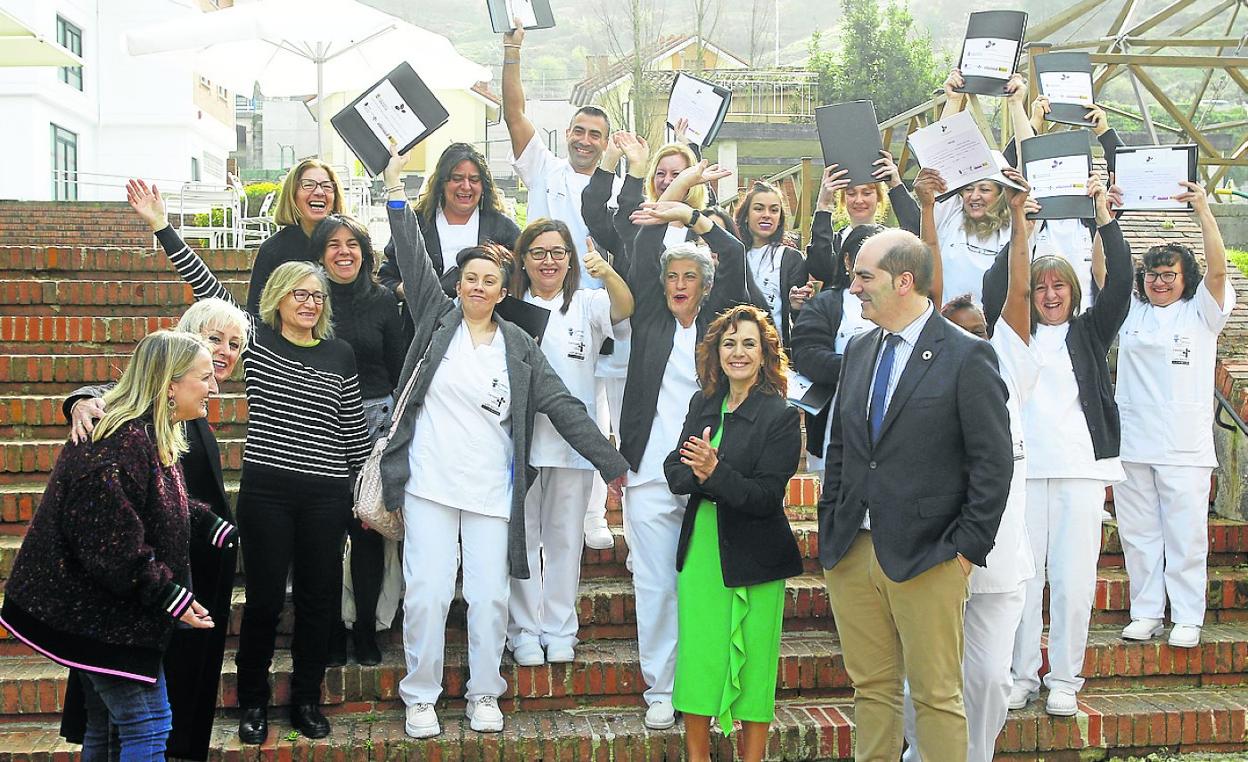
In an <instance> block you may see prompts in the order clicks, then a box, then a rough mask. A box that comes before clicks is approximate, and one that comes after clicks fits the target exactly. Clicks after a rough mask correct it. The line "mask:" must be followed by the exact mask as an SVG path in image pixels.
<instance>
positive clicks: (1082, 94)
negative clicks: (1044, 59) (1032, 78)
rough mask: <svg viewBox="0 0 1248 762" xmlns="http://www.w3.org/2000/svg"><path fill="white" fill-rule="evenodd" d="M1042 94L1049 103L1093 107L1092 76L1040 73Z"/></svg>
mask: <svg viewBox="0 0 1248 762" xmlns="http://www.w3.org/2000/svg"><path fill="white" fill-rule="evenodd" d="M1040 92H1041V93H1043V94H1044V96H1045V97H1047V98H1048V99H1049V103H1069V104H1071V105H1075V106H1083V107H1084V108H1091V107H1092V75H1091V74H1087V73H1085V72H1071V71H1044V72H1040Z"/></svg>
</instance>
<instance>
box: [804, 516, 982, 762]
mask: <svg viewBox="0 0 1248 762" xmlns="http://www.w3.org/2000/svg"><path fill="white" fill-rule="evenodd" d="M824 582H825V583H826V584H827V587H828V598H829V599H830V600H831V603H832V613H833V615H834V616H835V617H836V629H837V632H838V634H839V635H840V639H841V649H842V651H843V652H844V658H845V670H846V671H847V672H848V673H849V677H850V679H851V680H852V681H853V683H854V724H855V725H856V726H857V730H856V733H855V737H856V739H857V744H856V748H855V750H854V759H855V760H857V761H858V762H895V760H896V759H897V758H898V757H900V756H901V746H902V695H903V692H902V681H903V680H904V679H906V678H907V677H909V680H910V695H911V697H912V698H913V700H914V707H915V713H916V719H917V733H918V741H919V751H920V752H921V753H922V755H923V758H924V759H930V760H964V759H966V749H967V730H966V711H965V709H964V707H963V705H962V615H963V610H964V608H965V606H966V600H967V597H968V581H967V575H966V574H965V573H963V571H962V567H961V564H960V563H959V562H958V560H957V559H956V558H953V559H950V560H948V561H946V562H944V563H942V564H938V565H936V566H934V567H932V568H931V569H928V570H927V571H925V572H923V573H922V574H920V575H919V576H917V577H915V578H913V579H910V580H907V581H905V582H893V581H892V580H890V579H889V578H888V576H887V575H885V574H884V570H883V569H881V568H880V564H879V561H877V560H876V557H875V548H874V547H873V546H872V544H871V533H870V532H867V531H862V532H859V533H858V537H857V538H855V540H854V542H853V544H852V545H850V547H849V551H848V552H847V553H846V554H845V556H844V557H843V558H842V559H841V560H840V562H839V563H837V565H836V566H835V567H833V568H831V569H828V570H827V571H825V572H824Z"/></svg>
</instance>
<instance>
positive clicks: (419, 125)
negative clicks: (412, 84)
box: [355, 79, 425, 146]
mask: <svg viewBox="0 0 1248 762" xmlns="http://www.w3.org/2000/svg"><path fill="white" fill-rule="evenodd" d="M355 110H356V112H357V113H358V114H359V115H360V117H361V118H362V119H363V120H364V124H366V125H367V126H368V128H369V129H370V130H372V132H373V136H374V137H376V138H377V140H378V141H379V142H380V143H381V144H382V145H389V142H390V141H391V140H393V141H394V142H395V143H398V144H399V145H401V146H402V145H407V143H408V142H410V141H412V140H415V139H416V138H417V137H419V136H420V135H421V133H423V132H424V131H425V124H424V122H422V121H420V117H419V116H417V115H416V110H415V109H414V108H412V106H411V104H410V103H408V102H407V101H406V100H404V99H403V96H402V95H399V91H398V90H396V89H395V87H394V83H393V82H391V81H390V80H388V79H384V80H382V81H381V84H379V85H377V87H375V88H374V89H373V90H371V91H369V92H367V93H365V94H364V97H363V98H361V99H360V100H359V101H357V102H356V104H355Z"/></svg>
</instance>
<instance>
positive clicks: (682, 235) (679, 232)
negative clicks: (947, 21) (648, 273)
mask: <svg viewBox="0 0 1248 762" xmlns="http://www.w3.org/2000/svg"><path fill="white" fill-rule="evenodd" d="M688 240H689V228H687V227H685V226H683V225H677V224H676V223H675V222H670V223H668V225H667V230H665V231H663V250H664V251H667V250H668V249H670V248H672V247H673V246H676V245H678V244H682V243H684V242H686V241H688Z"/></svg>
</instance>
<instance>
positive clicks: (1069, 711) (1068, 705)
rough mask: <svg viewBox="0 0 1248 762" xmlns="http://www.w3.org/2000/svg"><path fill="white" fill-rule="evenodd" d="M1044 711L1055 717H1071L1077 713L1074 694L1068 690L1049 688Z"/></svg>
mask: <svg viewBox="0 0 1248 762" xmlns="http://www.w3.org/2000/svg"><path fill="white" fill-rule="evenodd" d="M1044 711H1046V712H1048V713H1049V714H1051V715H1054V716H1055V717H1073V716H1074V715H1075V714H1076V713H1077V712H1078V711H1079V704H1078V703H1077V702H1076V700H1075V692H1074V691H1072V690H1070V689H1069V688H1050V689H1049V698H1048V700H1047V701H1045V702H1044Z"/></svg>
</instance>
